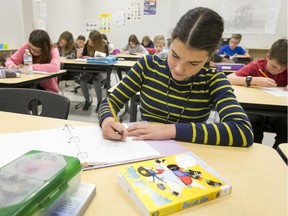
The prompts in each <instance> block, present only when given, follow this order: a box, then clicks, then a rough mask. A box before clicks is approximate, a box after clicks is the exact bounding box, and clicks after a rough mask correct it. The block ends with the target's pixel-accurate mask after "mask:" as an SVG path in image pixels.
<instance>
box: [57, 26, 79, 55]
mask: <svg viewBox="0 0 288 216" xmlns="http://www.w3.org/2000/svg"><path fill="white" fill-rule="evenodd" d="M57 48H58V50H59V55H60V57H65V58H67V59H75V58H76V47H75V43H74V37H73V35H72V33H71V32H69V31H65V32H63V33H62V34H61V35H60V36H59V39H58V42H57Z"/></svg>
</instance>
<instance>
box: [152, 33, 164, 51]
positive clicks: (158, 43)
mask: <svg viewBox="0 0 288 216" xmlns="http://www.w3.org/2000/svg"><path fill="white" fill-rule="evenodd" d="M164 47H165V37H164V36H163V35H156V36H155V37H154V49H155V53H154V55H158V54H159V53H161V52H162V51H163V50H164Z"/></svg>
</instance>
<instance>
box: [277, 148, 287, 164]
mask: <svg viewBox="0 0 288 216" xmlns="http://www.w3.org/2000/svg"><path fill="white" fill-rule="evenodd" d="M277 151H278V153H279V154H280V156H281V157H282V159H283V160H284V161H285V163H286V164H287V165H288V161H287V158H288V143H282V144H280V145H279V146H278V148H277Z"/></svg>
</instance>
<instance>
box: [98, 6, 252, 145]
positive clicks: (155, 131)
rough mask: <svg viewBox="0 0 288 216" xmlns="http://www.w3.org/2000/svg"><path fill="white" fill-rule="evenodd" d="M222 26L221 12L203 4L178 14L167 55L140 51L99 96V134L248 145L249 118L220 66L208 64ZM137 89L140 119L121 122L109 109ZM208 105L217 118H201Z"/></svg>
mask: <svg viewBox="0 0 288 216" xmlns="http://www.w3.org/2000/svg"><path fill="white" fill-rule="evenodd" d="M223 30H224V23H223V19H222V17H220V16H219V14H218V13H216V12H215V11H213V10H211V9H209V8H203V7H197V8H194V9H192V10H189V11H188V12H187V13H186V14H184V15H183V16H182V17H181V18H180V20H179V21H178V23H177V24H176V27H175V28H174V29H173V32H172V35H171V47H170V50H169V53H168V58H167V59H160V58H159V57H158V56H156V55H147V56H144V57H143V58H141V59H140V60H139V61H138V62H137V63H136V64H134V66H133V67H132V68H131V70H129V71H128V73H127V75H126V76H125V77H124V78H123V79H122V81H121V82H120V83H119V84H118V86H117V87H116V88H115V89H114V90H113V92H112V93H111V94H110V95H109V96H108V97H107V98H106V99H104V100H103V101H102V103H101V105H100V109H99V123H100V125H101V128H102V135H103V137H104V138H105V139H111V140H124V139H126V137H127V136H130V137H133V139H134V140H169V139H174V140H177V141H184V142H190V143H198V144H210V145H222V146H243V147H248V146H250V145H252V144H253V131H252V127H251V124H250V122H249V119H248V117H247V115H246V114H245V112H244V110H243V108H242V107H241V106H240V104H239V102H238V101H237V99H236V97H235V95H234V93H233V89H232V87H231V85H230V83H229V81H228V80H227V78H226V76H225V74H224V73H223V72H221V71H216V70H215V69H214V68H210V67H209V61H210V57H211V56H212V55H213V53H214V52H215V51H216V49H217V48H218V45H219V43H220V41H221V38H222V33H223ZM207 32H208V33H207ZM137 92H139V93H140V112H141V119H142V121H143V122H138V123H135V124H131V125H130V126H129V127H128V128H126V127H125V126H124V125H123V124H121V123H120V122H118V121H117V119H116V118H114V117H113V113H114V114H115V113H118V112H119V110H120V109H121V108H123V106H124V105H125V104H126V103H127V102H128V101H129V100H130V99H131V97H133V96H134V95H135V94H136V93H137ZM212 109H215V110H216V111H217V112H218V114H219V116H220V122H217V123H214V122H213V123H207V120H208V118H209V115H210V113H211V110H212ZM114 116H115V115H114ZM152 123H153V124H152Z"/></svg>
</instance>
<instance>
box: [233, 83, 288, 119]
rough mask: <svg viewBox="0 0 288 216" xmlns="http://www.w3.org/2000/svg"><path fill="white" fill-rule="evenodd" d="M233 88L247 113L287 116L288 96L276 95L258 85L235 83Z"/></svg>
mask: <svg viewBox="0 0 288 216" xmlns="http://www.w3.org/2000/svg"><path fill="white" fill-rule="evenodd" d="M279 88H280V87H279ZM233 89H234V93H235V95H236V97H237V99H238V101H239V103H240V104H241V106H242V107H243V109H244V110H245V111H246V112H247V113H251V114H264V115H269V116H284V117H285V116H287V107H288V100H287V97H279V96H274V95H272V94H270V93H268V92H266V91H264V90H263V89H261V88H258V87H249V88H247V87H245V86H236V85H233ZM282 89H283V87H282ZM283 91H284V90H283Z"/></svg>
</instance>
